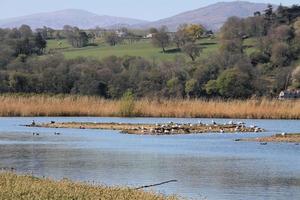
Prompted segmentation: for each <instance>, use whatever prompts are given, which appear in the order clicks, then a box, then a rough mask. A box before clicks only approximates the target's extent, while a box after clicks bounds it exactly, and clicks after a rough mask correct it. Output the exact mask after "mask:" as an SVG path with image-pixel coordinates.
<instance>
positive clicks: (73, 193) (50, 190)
mask: <svg viewBox="0 0 300 200" xmlns="http://www.w3.org/2000/svg"><path fill="white" fill-rule="evenodd" d="M0 190H1V193H0V199H24V200H31V199H36V197H39V199H49V196H50V197H51V199H53V200H60V199H91V200H96V199H103V200H109V199H119V200H126V199H132V200H140V199H144V200H179V197H177V196H175V195H170V196H167V195H163V194H160V193H156V192H152V191H151V192H150V191H144V190H143V189H142V187H141V190H140V189H139V188H129V187H126V186H124V187H122V186H105V185H92V184H89V183H84V182H75V181H71V180H68V179H62V180H60V181H56V180H52V179H49V178H39V177H34V176H32V175H26V174H17V173H15V172H6V171H3V172H1V171H0Z"/></svg>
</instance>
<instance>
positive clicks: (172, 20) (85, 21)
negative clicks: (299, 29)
mask: <svg viewBox="0 0 300 200" xmlns="http://www.w3.org/2000/svg"><path fill="white" fill-rule="evenodd" d="M266 8H267V4H263V3H251V2H246V1H233V2H220V3H216V4H212V5H210V6H207V7H203V8H199V9H197V10H192V11H188V12H184V13H181V14H178V15H175V16H173V17H169V18H166V19H161V20H158V21H154V22H148V21H144V20H139V19H131V18H122V17H113V16H106V15H101V16H100V15H97V14H94V13H91V12H88V11H84V10H77V9H69V10H61V11H56V12H49V13H39V14H34V15H29V16H24V17H17V18H11V19H4V20H0V27H2V28H12V27H19V26H21V25H22V24H28V25H30V26H31V27H32V28H33V29H35V28H40V27H43V26H47V27H51V28H54V29H61V28H62V27H63V26H64V25H71V26H77V27H79V28H82V29H88V28H95V27H96V26H99V27H102V28H119V27H124V26H125V27H132V28H142V29H146V28H150V27H159V26H162V25H166V26H168V27H169V29H170V30H176V28H177V27H178V26H179V25H180V24H184V23H199V24H203V25H204V26H206V27H207V28H208V29H212V30H218V29H219V28H220V27H221V26H222V25H223V24H224V22H225V21H226V20H227V18H228V17H231V16H238V17H249V16H252V15H253V13H254V12H256V11H263V10H265V9H266ZM274 8H276V6H274Z"/></svg>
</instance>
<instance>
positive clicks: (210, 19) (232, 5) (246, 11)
mask: <svg viewBox="0 0 300 200" xmlns="http://www.w3.org/2000/svg"><path fill="white" fill-rule="evenodd" d="M276 7H277V6H274V8H276ZM266 8H267V4H264V3H251V2H246V1H233V2H220V3H216V4H212V5H209V6H207V7H203V8H199V9H197V10H192V11H188V12H184V13H181V14H178V15H175V16H173V17H169V18H166V19H161V20H158V21H155V22H150V23H144V24H138V25H134V27H137V28H150V27H159V26H162V25H166V26H168V28H169V29H170V30H176V28H177V27H178V25H180V24H184V23H196V24H202V25H204V26H206V27H207V28H209V29H212V30H218V29H219V28H220V27H221V26H222V25H223V24H224V22H225V21H226V20H227V19H228V17H231V16H237V17H242V18H245V17H249V16H252V15H253V14H254V12H256V11H263V10H265V9H266Z"/></svg>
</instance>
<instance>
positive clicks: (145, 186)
mask: <svg viewBox="0 0 300 200" xmlns="http://www.w3.org/2000/svg"><path fill="white" fill-rule="evenodd" d="M172 182H177V180H170V181H164V182H161V183H157V184H152V185H144V186H140V187H137V188H134V189H135V190H140V189H143V188H148V187H155V186H159V185H164V184H167V183H172Z"/></svg>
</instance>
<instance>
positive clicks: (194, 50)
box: [182, 42, 202, 61]
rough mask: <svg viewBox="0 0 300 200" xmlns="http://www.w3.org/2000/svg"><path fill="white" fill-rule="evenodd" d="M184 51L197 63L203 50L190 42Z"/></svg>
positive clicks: (184, 47)
mask: <svg viewBox="0 0 300 200" xmlns="http://www.w3.org/2000/svg"><path fill="white" fill-rule="evenodd" d="M182 51H183V52H184V53H185V54H187V55H188V56H189V57H190V58H191V59H192V61H195V60H196V58H197V57H199V56H200V52H201V51H202V48H201V47H200V46H199V45H197V44H196V43H194V42H189V43H187V44H185V45H184V46H183V48H182Z"/></svg>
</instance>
